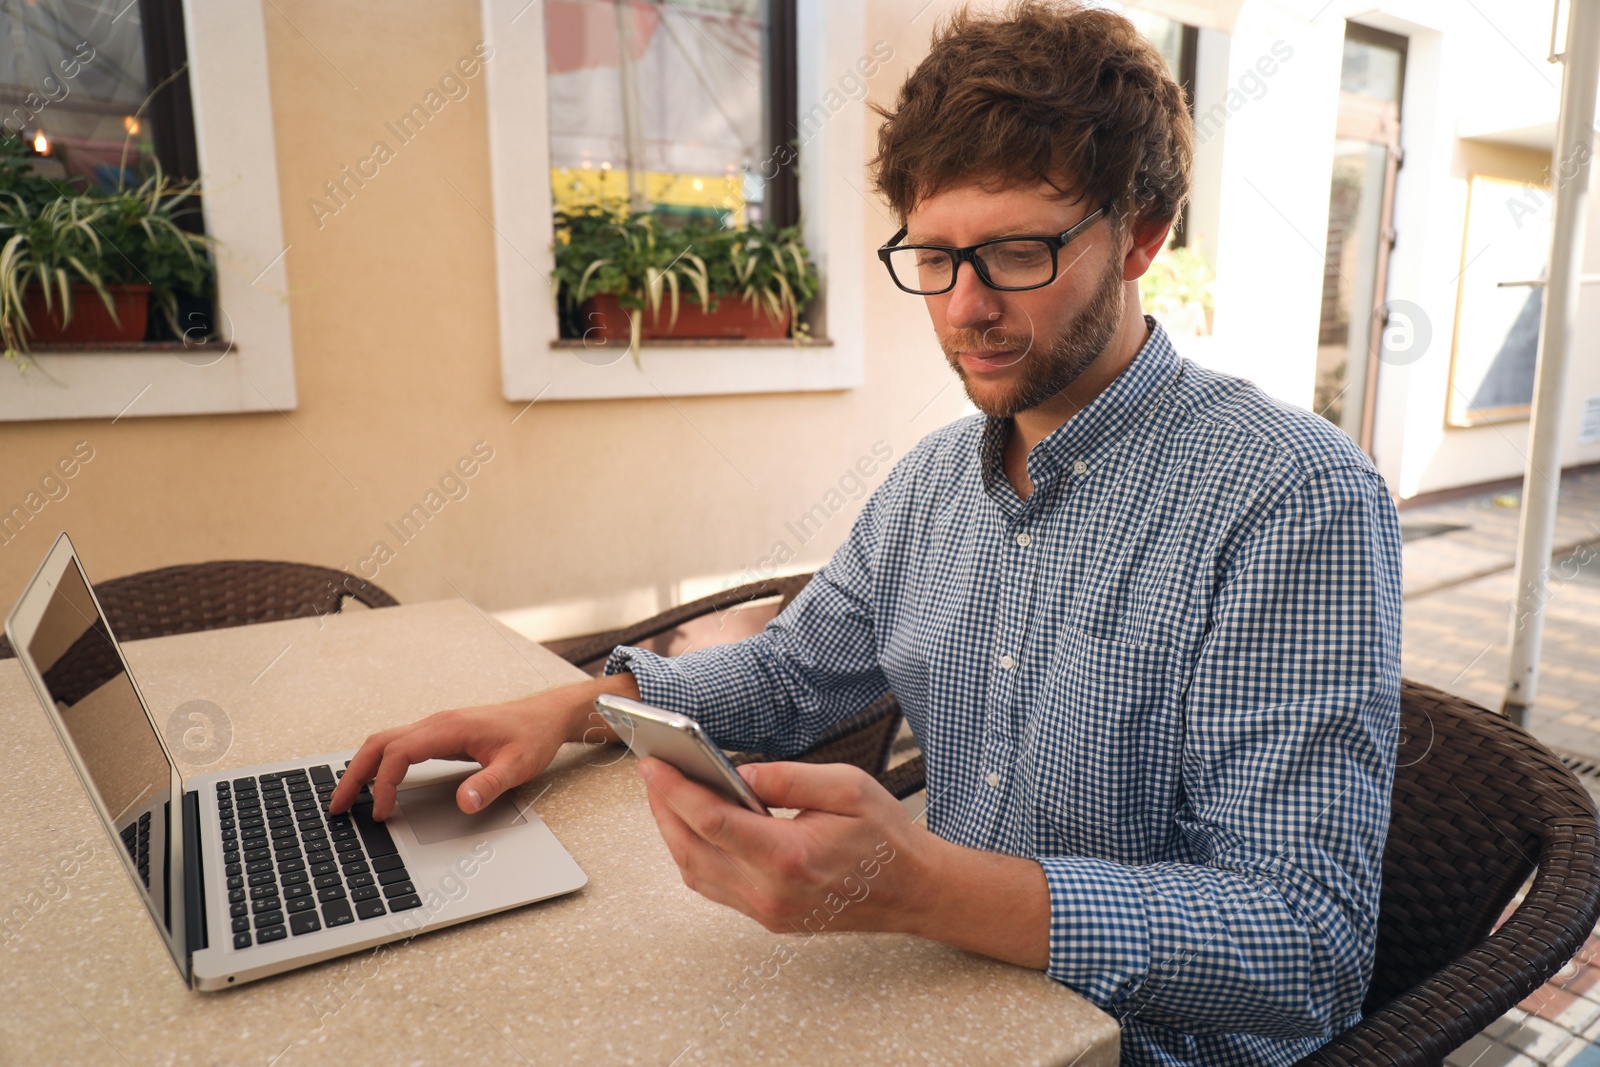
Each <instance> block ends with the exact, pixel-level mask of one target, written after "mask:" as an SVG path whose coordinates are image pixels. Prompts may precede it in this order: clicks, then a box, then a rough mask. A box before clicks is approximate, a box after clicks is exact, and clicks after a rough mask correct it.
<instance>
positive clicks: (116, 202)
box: [0, 139, 215, 362]
mask: <svg viewBox="0 0 1600 1067" xmlns="http://www.w3.org/2000/svg"><path fill="white" fill-rule="evenodd" d="M197 191H198V190H197V185H196V183H189V184H187V185H183V186H174V185H173V184H172V183H171V182H170V181H168V180H167V179H166V178H165V177H164V176H163V175H162V174H161V171H160V168H159V166H158V167H157V168H156V170H155V173H153V174H152V175H151V176H150V177H148V178H146V179H145V180H144V181H143V182H142V183H141V184H140V185H139V186H138V187H137V188H135V189H118V190H115V191H113V192H110V193H101V192H96V191H90V190H85V189H82V188H79V187H77V186H75V185H72V184H70V183H67V182H58V181H53V180H50V179H45V178H39V177H36V176H34V175H32V174H30V173H28V157H27V154H26V149H25V148H23V147H22V146H21V145H20V144H19V143H18V142H15V141H12V140H8V139H0V346H3V348H4V354H5V357H6V358H7V359H10V360H13V361H17V362H22V361H24V360H25V359H26V358H27V356H28V354H29V352H30V351H31V348H32V345H33V344H36V343H37V344H45V343H62V344H93V343H97V342H105V341H139V340H142V339H143V338H144V335H145V328H146V320H147V315H148V309H149V305H150V303H151V301H152V300H153V301H154V302H155V304H156V307H157V308H158V309H159V311H160V312H161V313H162V315H164V316H165V318H166V321H167V325H168V327H169V328H170V329H171V330H172V332H173V333H174V334H175V335H176V336H180V337H181V336H183V330H182V329H181V328H179V326H178V320H177V311H178V295H179V294H180V293H189V294H203V293H206V292H207V291H209V289H210V287H211V284H212V279H213V277H214V273H215V268H214V266H213V265H212V262H211V259H210V256H209V255H208V254H207V253H208V246H209V244H210V241H209V239H208V238H206V237H204V236H202V235H199V234H194V233H190V232H189V231H187V230H185V229H183V228H182V227H181V226H179V225H178V224H177V222H175V221H174V219H175V217H176V216H177V215H178V214H179V213H181V212H182V211H184V210H192V207H191V205H192V201H191V200H190V199H189V198H190V197H192V196H195V195H197Z"/></svg>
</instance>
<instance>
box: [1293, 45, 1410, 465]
mask: <svg viewBox="0 0 1600 1067" xmlns="http://www.w3.org/2000/svg"><path fill="white" fill-rule="evenodd" d="M1405 43H1406V42H1405V38H1403V37H1397V36H1395V35H1393V34H1388V33H1382V32H1379V31H1376V30H1372V29H1369V28H1368V27H1365V26H1359V25H1356V24H1354V23H1347V24H1346V27H1345V41H1344V65H1343V70H1342V75H1341V79H1340V92H1339V122H1338V129H1337V132H1336V134H1335V139H1334V151H1333V174H1332V180H1331V183H1330V189H1329V193H1328V242H1327V252H1326V255H1325V257H1324V262H1325V267H1324V270H1323V282H1322V314H1321V322H1320V324H1319V329H1318V334H1317V386H1316V400H1315V407H1316V410H1317V411H1318V412H1319V413H1320V414H1321V415H1322V416H1323V417H1324V418H1326V419H1327V420H1328V421H1330V422H1332V423H1334V424H1335V425H1336V426H1339V427H1340V428H1341V429H1343V430H1344V431H1345V432H1346V433H1348V434H1349V435H1350V436H1351V437H1352V438H1354V439H1355V440H1356V441H1357V443H1359V444H1360V445H1361V447H1362V449H1363V450H1365V451H1366V452H1368V453H1369V454H1370V453H1371V451H1372V417H1373V411H1374V408H1375V406H1376V400H1377V377H1378V366H1379V362H1378V355H1379V353H1380V352H1381V351H1382V342H1383V330H1384V327H1385V325H1386V323H1385V322H1384V321H1383V314H1382V306H1383V304H1384V301H1385V300H1386V299H1387V290H1388V269H1389V252H1390V250H1391V249H1392V248H1393V247H1394V240H1395V233H1394V189H1395V181H1396V177H1397V175H1398V172H1399V169H1400V162H1401V153H1400V89H1401V85H1402V83H1403V81H1404V72H1405Z"/></svg>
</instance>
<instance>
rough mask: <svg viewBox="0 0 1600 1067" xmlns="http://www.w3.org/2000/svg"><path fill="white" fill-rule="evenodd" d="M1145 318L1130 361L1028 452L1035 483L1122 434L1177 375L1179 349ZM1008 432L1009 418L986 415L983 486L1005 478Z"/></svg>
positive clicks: (981, 454)
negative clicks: (1141, 338)
mask: <svg viewBox="0 0 1600 1067" xmlns="http://www.w3.org/2000/svg"><path fill="white" fill-rule="evenodd" d="M1144 321H1145V324H1146V325H1147V326H1149V328H1150V336H1149V337H1148V338H1147V339H1146V340H1145V343H1144V345H1143V346H1142V347H1141V348H1140V349H1139V351H1138V352H1137V353H1136V354H1135V355H1134V357H1133V361H1132V362H1131V363H1129V364H1128V366H1127V367H1125V368H1123V371H1122V373H1121V374H1119V375H1117V376H1116V378H1114V379H1112V382H1111V384H1110V385H1108V386H1106V387H1105V388H1104V389H1103V390H1101V392H1100V395H1099V396H1097V397H1095V398H1094V399H1093V400H1091V401H1089V404H1088V406H1087V407H1085V408H1084V409H1083V410H1082V411H1079V412H1078V413H1077V414H1076V415H1073V416H1072V418H1070V419H1068V420H1067V421H1066V422H1065V423H1063V424H1062V425H1061V426H1059V427H1058V428H1056V429H1055V430H1054V431H1052V432H1051V433H1050V435H1049V436H1047V437H1046V438H1045V439H1044V440H1042V441H1040V442H1039V444H1038V445H1037V446H1036V447H1035V448H1034V450H1033V451H1032V452H1031V453H1030V454H1029V456H1028V473H1029V477H1030V479H1031V480H1032V481H1033V482H1034V483H1035V486H1036V487H1037V486H1038V484H1039V483H1040V482H1041V481H1042V480H1044V478H1045V476H1046V475H1048V474H1050V473H1053V472H1054V471H1055V470H1057V469H1059V468H1062V467H1066V468H1071V467H1072V466H1073V464H1075V463H1078V462H1088V461H1089V460H1090V459H1091V458H1092V457H1093V456H1094V454H1095V453H1096V452H1097V451H1098V450H1099V449H1100V448H1101V446H1103V445H1105V444H1107V443H1108V442H1110V441H1112V440H1114V439H1115V438H1117V437H1120V436H1121V435H1122V434H1123V433H1124V432H1125V431H1126V430H1127V429H1128V428H1129V427H1130V426H1132V425H1133V424H1134V423H1135V422H1137V421H1138V420H1139V419H1140V417H1142V415H1143V414H1144V412H1145V411H1146V409H1147V408H1148V407H1149V405H1150V403H1151V402H1152V401H1153V400H1154V399H1155V398H1156V396H1157V395H1158V394H1159V393H1160V392H1162V391H1163V390H1164V389H1165V388H1166V386H1167V385H1169V384H1170V383H1171V382H1172V380H1173V379H1174V378H1175V377H1176V376H1177V374H1178V370H1179V361H1178V353H1177V350H1176V349H1174V348H1173V347H1172V341H1171V339H1170V338H1168V337H1167V332H1166V330H1164V329H1162V327H1161V323H1159V322H1157V321H1156V320H1155V319H1154V318H1153V317H1151V316H1149V315H1146V316H1145V317H1144ZM1010 432H1011V420H1010V419H995V418H990V419H987V420H986V421H985V425H984V429H983V441H982V444H981V445H980V449H979V458H980V462H981V463H982V468H983V480H984V483H985V485H987V486H990V487H993V486H995V485H996V484H998V482H1003V481H1005V471H1004V465H1003V460H1004V455H1005V442H1006V438H1007V437H1008V436H1009V434H1010Z"/></svg>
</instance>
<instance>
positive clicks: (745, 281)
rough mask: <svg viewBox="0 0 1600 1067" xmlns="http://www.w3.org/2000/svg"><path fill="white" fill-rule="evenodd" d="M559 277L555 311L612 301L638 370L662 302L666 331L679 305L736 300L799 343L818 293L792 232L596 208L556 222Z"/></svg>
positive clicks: (561, 215) (710, 306) (712, 305)
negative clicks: (604, 297)
mask: <svg viewBox="0 0 1600 1067" xmlns="http://www.w3.org/2000/svg"><path fill="white" fill-rule="evenodd" d="M555 222H556V244H555V253H556V269H555V272H554V275H553V276H552V279H551V281H552V284H553V286H554V288H555V296H556V300H557V302H558V304H564V305H566V306H567V307H568V308H569V309H571V308H576V307H577V306H579V305H581V304H582V303H583V301H584V300H586V299H588V298H589V297H591V296H595V295H597V294H600V293H610V294H613V295H615V296H616V298H617V304H618V306H619V307H621V308H622V309H623V310H624V311H626V313H627V315H628V326H629V344H628V349H629V352H630V353H631V354H632V356H633V359H634V363H635V364H636V365H637V364H638V362H639V343H640V338H641V334H642V330H643V321H644V313H645V311H646V310H647V309H648V311H649V312H650V314H651V316H652V320H653V321H660V317H661V304H662V301H663V299H665V300H666V302H667V303H668V305H669V318H668V322H669V323H676V322H677V320H678V308H679V301H680V299H682V298H684V297H686V296H687V297H688V298H690V299H693V300H695V301H696V302H697V303H699V304H700V306H701V307H703V308H704V309H705V310H706V311H708V312H711V311H715V310H716V309H717V305H718V302H719V300H720V299H724V298H736V299H742V300H744V301H745V302H747V303H748V304H750V305H751V306H752V307H755V308H759V309H762V310H763V311H765V312H766V313H767V314H768V315H770V316H771V317H772V318H773V319H774V321H776V320H777V319H779V318H781V317H782V316H783V315H784V314H785V313H788V314H789V315H790V316H791V321H793V322H794V323H795V333H796V336H797V337H800V336H803V335H804V330H805V328H804V324H802V323H800V321H799V316H800V313H801V312H802V311H803V310H804V308H805V305H806V303H807V302H808V301H810V300H811V299H812V298H813V297H814V296H815V295H816V292H817V288H818V280H817V270H816V267H815V266H814V265H813V264H812V263H811V261H810V259H809V257H808V256H807V254H806V250H805V246H804V244H803V243H802V242H801V240H800V236H799V232H798V230H795V229H792V228H791V229H784V230H777V229H765V230H751V229H727V228H725V227H723V226H720V225H717V224H716V223H713V222H704V221H692V222H689V223H686V224H681V225H671V224H663V222H662V220H660V219H658V218H657V217H655V216H653V215H652V214H650V213H649V212H630V211H628V210H627V209H626V208H625V207H620V206H616V205H611V206H607V205H603V204H595V205H590V206H587V207H584V208H581V209H578V210H575V211H570V212H557V213H556V216H555Z"/></svg>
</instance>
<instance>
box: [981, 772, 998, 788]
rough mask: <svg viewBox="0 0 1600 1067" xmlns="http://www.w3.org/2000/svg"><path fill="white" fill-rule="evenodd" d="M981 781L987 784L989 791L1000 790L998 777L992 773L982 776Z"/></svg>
mask: <svg viewBox="0 0 1600 1067" xmlns="http://www.w3.org/2000/svg"><path fill="white" fill-rule="evenodd" d="M983 780H984V781H985V782H988V783H989V788H990V789H999V788H1000V776H999V775H998V774H996V773H994V772H993V771H990V772H989V773H988V774H986V775H984V776H983Z"/></svg>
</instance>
